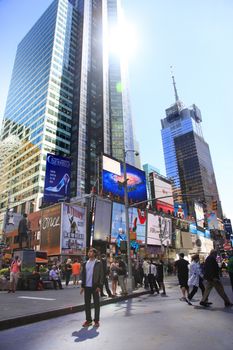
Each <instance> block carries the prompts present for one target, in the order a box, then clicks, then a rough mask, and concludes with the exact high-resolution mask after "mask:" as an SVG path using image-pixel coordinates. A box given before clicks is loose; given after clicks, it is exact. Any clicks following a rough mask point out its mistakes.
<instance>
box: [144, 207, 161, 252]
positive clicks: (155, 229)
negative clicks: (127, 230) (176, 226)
mask: <svg viewBox="0 0 233 350" xmlns="http://www.w3.org/2000/svg"><path fill="white" fill-rule="evenodd" d="M159 234H160V230H159V221H158V216H156V215H153V214H150V213H148V225H147V244H149V245H160V246H161V241H160V237H159Z"/></svg>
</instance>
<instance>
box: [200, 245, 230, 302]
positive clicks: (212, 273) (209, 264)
mask: <svg viewBox="0 0 233 350" xmlns="http://www.w3.org/2000/svg"><path fill="white" fill-rule="evenodd" d="M216 258H217V251H216V250H215V249H212V250H211V252H210V254H209V256H208V257H207V258H206V261H205V267H204V269H205V272H204V279H206V280H207V284H206V288H205V292H204V295H203V297H202V299H201V302H200V305H202V306H205V307H208V306H210V304H209V303H208V302H207V300H208V297H209V294H210V292H211V289H212V288H213V287H214V288H215V289H216V291H217V292H218V294H219V295H220V297H221V298H222V299H223V300H224V302H225V306H226V307H231V306H233V304H232V303H231V302H230V300H229V298H228V296H227V295H226V293H225V291H224V288H223V285H222V283H221V281H220V276H219V267H218V263H217V261H216Z"/></svg>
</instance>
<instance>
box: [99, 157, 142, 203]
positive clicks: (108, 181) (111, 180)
mask: <svg viewBox="0 0 233 350" xmlns="http://www.w3.org/2000/svg"><path fill="white" fill-rule="evenodd" d="M106 159H107V160H108V159H109V161H107V160H106ZM117 163H118V166H117ZM119 165H120V168H119ZM119 169H120V172H119ZM126 174H127V180H128V181H127V190H128V199H129V204H133V203H137V202H141V201H144V200H147V190H146V175H145V172H144V171H142V170H140V169H138V168H135V167H134V166H132V165H129V164H126ZM102 175H103V176H102V181H103V183H102V189H103V193H104V194H105V195H106V196H109V197H110V198H111V199H113V200H115V201H117V202H121V203H123V202H124V184H123V183H124V168H123V164H122V163H120V162H117V161H113V160H112V159H111V158H109V157H106V156H103V174H102Z"/></svg>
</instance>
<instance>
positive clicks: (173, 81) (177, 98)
mask: <svg viewBox="0 0 233 350" xmlns="http://www.w3.org/2000/svg"><path fill="white" fill-rule="evenodd" d="M170 69H171V75H172V83H173V87H174V91H175V99H176V102H178V101H179V96H178V93H177V89H176V82H175V77H174V73H173V67H172V66H170Z"/></svg>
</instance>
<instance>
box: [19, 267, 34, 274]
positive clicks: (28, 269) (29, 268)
mask: <svg viewBox="0 0 233 350" xmlns="http://www.w3.org/2000/svg"><path fill="white" fill-rule="evenodd" d="M33 271H35V266H30V267H22V268H21V272H22V273H24V272H30V273H32V272H33Z"/></svg>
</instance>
